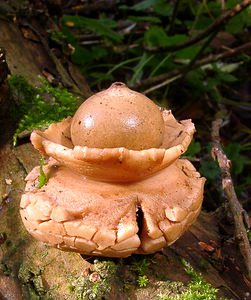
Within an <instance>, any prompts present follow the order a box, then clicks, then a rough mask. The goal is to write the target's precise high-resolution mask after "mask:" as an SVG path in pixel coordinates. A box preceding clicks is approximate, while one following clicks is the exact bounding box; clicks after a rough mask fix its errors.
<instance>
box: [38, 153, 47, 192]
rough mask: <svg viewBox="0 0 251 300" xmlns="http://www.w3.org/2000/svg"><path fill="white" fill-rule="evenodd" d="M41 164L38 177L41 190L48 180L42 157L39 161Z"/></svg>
mask: <svg viewBox="0 0 251 300" xmlns="http://www.w3.org/2000/svg"><path fill="white" fill-rule="evenodd" d="M39 163H40V174H39V176H38V186H37V187H38V188H39V189H41V188H42V187H43V186H44V185H45V184H46V183H47V182H48V178H47V176H46V175H45V173H44V170H43V166H44V158H43V157H41V158H40V160H39Z"/></svg>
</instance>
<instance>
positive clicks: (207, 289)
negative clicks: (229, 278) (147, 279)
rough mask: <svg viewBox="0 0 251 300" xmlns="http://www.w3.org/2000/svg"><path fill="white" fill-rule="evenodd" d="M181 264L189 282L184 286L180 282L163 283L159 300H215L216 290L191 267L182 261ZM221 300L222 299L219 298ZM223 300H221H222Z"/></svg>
mask: <svg viewBox="0 0 251 300" xmlns="http://www.w3.org/2000/svg"><path fill="white" fill-rule="evenodd" d="M182 264H183V266H184V269H185V271H186V273H187V274H188V275H190V276H191V281H190V282H189V283H188V284H187V285H185V284H183V283H181V282H166V283H163V286H162V290H163V292H161V293H160V294H159V298H158V299H159V300H217V299H219V298H218V297H217V293H218V289H216V288H214V287H213V286H212V285H211V284H209V283H207V282H205V281H204V279H203V278H202V277H201V275H200V274H198V273H197V272H196V271H195V270H194V269H193V268H192V266H191V265H190V264H189V263H188V262H187V261H185V260H184V259H182ZM221 299H222V298H221ZM222 300H223V299H222Z"/></svg>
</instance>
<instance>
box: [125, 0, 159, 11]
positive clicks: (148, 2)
mask: <svg viewBox="0 0 251 300" xmlns="http://www.w3.org/2000/svg"><path fill="white" fill-rule="evenodd" d="M157 2H159V0H144V1H141V2H139V3H137V4H135V5H133V6H131V7H130V9H133V10H136V11H141V10H145V9H147V8H150V7H152V6H153V5H155V4H156V3H157Z"/></svg>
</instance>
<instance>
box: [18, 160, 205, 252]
mask: <svg viewBox="0 0 251 300" xmlns="http://www.w3.org/2000/svg"><path fill="white" fill-rule="evenodd" d="M45 172H46V173H47V175H49V177H50V180H49V182H48V183H47V184H46V185H45V186H44V187H43V188H42V189H40V190H39V189H38V188H36V186H37V178H38V176H39V168H38V167H36V168H35V169H34V170H33V171H32V172H31V173H30V174H29V175H28V176H27V178H26V180H27V186H26V193H25V194H24V195H23V196H22V199H21V216H22V220H23V222H24V224H25V226H26V228H27V229H28V231H29V232H30V233H31V234H32V235H33V236H34V237H35V238H37V239H39V240H42V241H44V242H46V243H49V244H51V245H52V246H54V247H57V248H60V249H65V250H71V251H76V252H81V253H83V254H92V255H104V256H110V257H126V256H129V255H131V254H132V253H152V252H155V251H157V250H159V249H161V248H163V247H165V246H167V245H170V244H172V243H173V242H174V241H176V240H177V239H178V238H179V237H180V236H181V235H182V234H183V232H184V231H185V230H186V229H187V228H188V227H189V226H190V225H191V224H192V223H193V222H194V220H195V219H196V217H197V215H198V214H199V211H200V208H201V200H202V197H203V195H202V193H203V185H204V181H205V180H204V178H201V177H200V175H199V173H197V172H196V170H195V169H194V167H193V166H192V164H191V163H190V162H189V161H187V160H185V159H182V160H181V159H180V160H178V161H176V162H175V163H174V164H172V165H171V166H169V167H168V168H166V169H164V170H162V171H161V172H159V173H158V174H156V175H155V176H154V177H149V178H147V179H145V180H143V181H138V182H137V183H120V184H118V183H116V184H115V183H104V182H99V181H94V180H91V179H88V178H86V177H84V176H79V175H78V174H76V173H74V172H72V171H71V170H70V169H69V168H66V167H63V166H60V165H59V164H58V163H57V162H55V161H54V160H51V161H50V163H49V164H48V165H47V167H46V170H45ZM69 181H71V185H69V184H68V182H69ZM139 212H140V213H139Z"/></svg>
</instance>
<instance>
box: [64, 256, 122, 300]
mask: <svg viewBox="0 0 251 300" xmlns="http://www.w3.org/2000/svg"><path fill="white" fill-rule="evenodd" d="M116 271H117V266H116V264H115V263H114V262H112V261H106V260H105V261H99V260H95V261H94V265H93V271H92V272H91V274H90V275H88V276H85V277H84V276H80V277H77V278H69V281H70V284H69V287H68V288H69V291H70V292H71V293H74V297H75V298H74V299H76V300H85V299H86V300H88V299H97V300H98V299H104V298H105V297H106V296H107V297H108V294H109V293H110V291H111V282H112V280H113V279H114V278H115V274H116Z"/></svg>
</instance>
